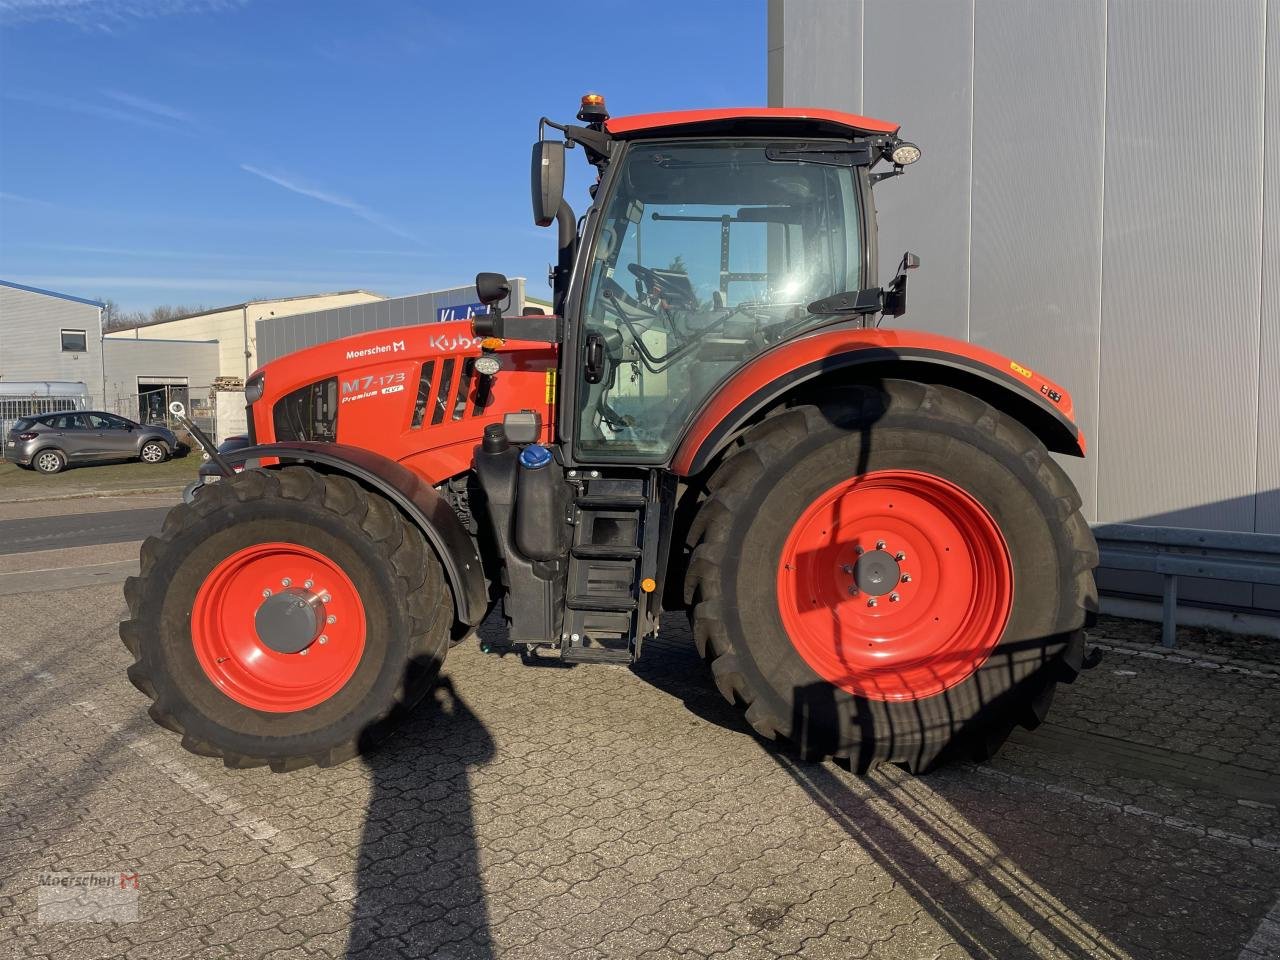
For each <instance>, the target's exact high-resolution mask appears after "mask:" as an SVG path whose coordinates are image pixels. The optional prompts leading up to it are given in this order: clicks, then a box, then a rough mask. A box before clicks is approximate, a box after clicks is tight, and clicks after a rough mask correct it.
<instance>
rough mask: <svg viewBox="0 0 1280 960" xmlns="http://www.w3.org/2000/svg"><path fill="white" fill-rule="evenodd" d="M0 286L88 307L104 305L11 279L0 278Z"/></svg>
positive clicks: (96, 301)
mask: <svg viewBox="0 0 1280 960" xmlns="http://www.w3.org/2000/svg"><path fill="white" fill-rule="evenodd" d="M0 287H12V288H13V289H14V290H25V291H26V292H27V293H38V294H41V295H42V296H46V297H57V298H58V299H59V300H70V301H71V302H72V303H83V304H85V305H87V306H90V307H98V308H101V307H103V306H105V304H103V303H102V302H100V301H98V300H86V299H85V298H84V297H73V296H72V295H71V294H69V293H59V292H58V291H57V290H42V289H41V288H40V287H28V286H27V285H26V284H25V283H14V282H13V281H12V280H0Z"/></svg>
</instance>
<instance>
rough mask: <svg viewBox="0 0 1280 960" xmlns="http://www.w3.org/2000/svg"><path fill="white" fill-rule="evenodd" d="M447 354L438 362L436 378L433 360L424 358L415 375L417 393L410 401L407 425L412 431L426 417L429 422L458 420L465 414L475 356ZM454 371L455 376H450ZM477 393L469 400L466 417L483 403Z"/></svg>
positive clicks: (473, 371)
mask: <svg viewBox="0 0 1280 960" xmlns="http://www.w3.org/2000/svg"><path fill="white" fill-rule="evenodd" d="M459 360H460V358H457V357H449V358H447V359H446V360H444V361H443V362H442V363H441V364H440V368H439V369H440V376H439V379H438V380H437V379H436V362H435V361H434V360H428V361H427V362H426V363H424V364H423V365H422V375H421V376H420V377H419V378H418V396H417V398H416V399H415V401H414V404H413V420H412V421H411V423H410V426H411V428H412V429H414V430H419V429H421V428H422V426H423V424H424V423H427V422H428V416H429V417H430V423H431V424H433V425H434V424H438V423H444V421H445V420H446V419H449V420H461V419H462V418H463V417H466V416H468V413H467V401H468V399H469V398H470V395H471V385H472V383H473V382H474V380H475V372H476V360H475V357H466V358H461V362H459ZM455 374H457V376H456V377H455V376H454V375H455ZM480 401H481V397H480V395H479V393H478V392H477V395H476V397H475V398H474V402H473V403H472V407H471V413H470V414H469V415H470V416H473V417H474V416H477V415H478V414H479V413H480V411H481V410H482V409H483V407H484V404H482V403H481V402H480Z"/></svg>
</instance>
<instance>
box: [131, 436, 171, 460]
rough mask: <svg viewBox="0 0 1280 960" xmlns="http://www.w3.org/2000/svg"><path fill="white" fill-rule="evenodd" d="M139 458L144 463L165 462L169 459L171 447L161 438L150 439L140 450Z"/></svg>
mask: <svg viewBox="0 0 1280 960" xmlns="http://www.w3.org/2000/svg"><path fill="white" fill-rule="evenodd" d="M138 459H140V460H141V461H142V462H143V463H164V462H165V461H166V460H168V459H169V448H168V447H166V446H165V445H164V444H163V443H161V442H160V441H159V440H148V441H147V442H146V443H144V444H143V445H142V449H141V450H140V451H138Z"/></svg>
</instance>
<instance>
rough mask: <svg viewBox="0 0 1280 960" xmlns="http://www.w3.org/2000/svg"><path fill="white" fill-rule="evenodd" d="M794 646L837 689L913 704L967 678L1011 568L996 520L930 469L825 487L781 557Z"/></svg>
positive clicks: (1007, 602)
mask: <svg viewBox="0 0 1280 960" xmlns="http://www.w3.org/2000/svg"><path fill="white" fill-rule="evenodd" d="M777 596H778V612H779V615H780V617H781V620H782V624H783V627H784V628H785V630H786V632H787V635H788V637H789V638H790V639H791V642H792V645H793V646H794V647H795V648H796V652H797V653H799V654H800V656H801V657H802V658H803V659H804V660H805V662H806V663H808V664H809V666H810V667H812V668H813V670H814V672H815V673H817V674H818V675H819V676H821V677H822V678H824V679H826V680H828V681H830V682H831V683H833V684H835V685H836V686H838V687H840V688H842V689H844V690H847V691H848V692H850V693H853V694H856V695H858V696H862V697H866V698H868V699H873V700H918V699H922V698H924V697H929V696H933V695H935V694H938V693H941V692H942V691H944V690H946V689H948V688H949V687H952V686H955V685H956V684H958V683H960V682H962V681H963V680H965V679H966V678H967V677H969V676H970V675H972V674H973V673H974V671H976V670H977V669H978V668H979V667H980V666H981V665H982V664H983V663H984V662H985V661H986V659H987V658H988V657H989V656H990V654H991V651H992V650H994V649H995V647H996V645H997V644H998V643H999V642H1000V637H1001V635H1002V634H1003V632H1004V628H1005V624H1006V623H1007V622H1008V619H1009V611H1010V609H1011V607H1012V602H1013V568H1012V563H1011V561H1010V559H1009V551H1008V547H1007V545H1006V544H1005V541H1004V537H1003V535H1002V534H1001V532H1000V528H999V526H998V525H997V524H996V521H995V520H994V519H993V518H992V516H991V514H990V513H988V512H987V510H986V508H985V507H983V506H982V504H981V503H979V502H978V501H977V500H976V499H975V498H974V497H973V496H972V495H970V494H969V493H967V492H966V491H965V490H962V489H961V488H960V487H958V486H956V485H955V484H953V483H951V482H950V481H948V480H945V479H943V478H941V477H938V476H935V475H933V474H928V473H922V472H918V471H911V470H878V471H874V472H872V473H868V474H865V475H863V476H860V477H854V478H851V479H849V480H846V481H843V482H841V483H839V484H837V485H836V486H834V487H832V488H831V489H829V490H827V491H826V492H824V493H822V494H820V495H819V496H818V497H817V498H816V499H815V500H814V501H813V503H811V504H810V505H809V507H808V508H806V509H805V510H804V511H803V512H802V513H801V514H800V516H799V518H797V520H796V522H795V525H794V526H793V527H792V529H791V532H790V534H789V535H788V537H787V539H786V540H785V541H784V544H783V548H782V555H781V557H780V563H779V565H778V577H777Z"/></svg>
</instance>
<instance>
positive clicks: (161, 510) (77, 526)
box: [0, 505, 169, 555]
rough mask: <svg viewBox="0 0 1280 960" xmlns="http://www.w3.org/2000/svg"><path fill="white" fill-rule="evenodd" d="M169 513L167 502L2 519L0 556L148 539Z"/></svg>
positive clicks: (0, 521)
mask: <svg viewBox="0 0 1280 960" xmlns="http://www.w3.org/2000/svg"><path fill="white" fill-rule="evenodd" d="M72 509H74V506H73V507H72ZM168 512H169V507H168V506H167V505H166V506H163V507H144V508H142V509H128V510H112V511H109V512H99V513H75V514H64V515H62V516H51V517H31V518H22V519H16V520H0V555H8V554H14V553H28V552H30V551H33V550H52V549H55V548H59V547H84V546H93V545H97V544H103V543H124V542H126V541H130V540H145V539H146V538H147V537H149V536H151V535H152V534H153V533H158V532H159V531H160V525H161V524H162V523H163V522H164V516H165V514H166V513H168Z"/></svg>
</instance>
